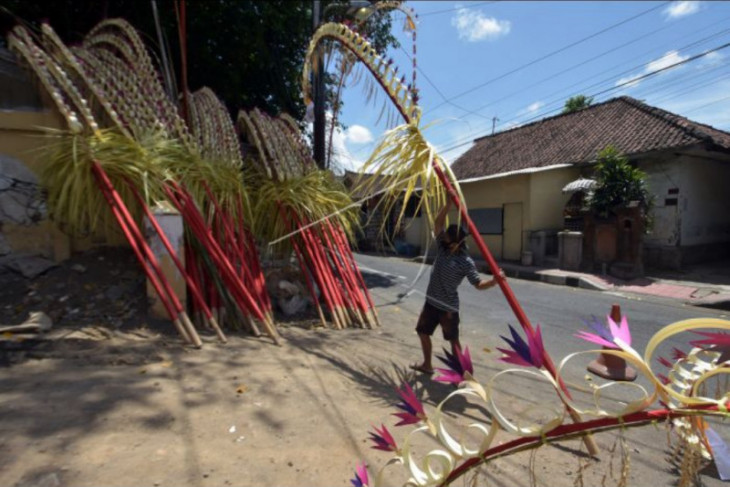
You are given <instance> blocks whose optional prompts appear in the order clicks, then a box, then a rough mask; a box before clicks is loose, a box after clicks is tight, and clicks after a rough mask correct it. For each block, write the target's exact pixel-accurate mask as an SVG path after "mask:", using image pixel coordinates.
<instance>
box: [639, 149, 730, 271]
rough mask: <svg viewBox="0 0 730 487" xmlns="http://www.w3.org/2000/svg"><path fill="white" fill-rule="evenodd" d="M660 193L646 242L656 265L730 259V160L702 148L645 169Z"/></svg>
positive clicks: (654, 189) (649, 258)
mask: <svg viewBox="0 0 730 487" xmlns="http://www.w3.org/2000/svg"><path fill="white" fill-rule="evenodd" d="M641 168H642V169H643V170H644V171H645V172H646V173H647V184H648V186H649V189H650V191H651V192H652V193H653V194H654V195H655V201H654V203H655V206H654V211H653V216H654V224H653V227H652V229H651V232H650V233H649V234H648V235H646V237H645V239H644V244H645V249H644V250H645V252H644V253H645V260H646V263H647V265H649V266H651V267H663V268H670V269H680V268H681V267H682V265H683V264H690V263H693V262H702V261H708V260H714V259H717V258H723V257H728V256H730V192H728V191H727V181H730V158H728V156H726V155H722V154H717V153H710V152H707V151H704V150H699V149H698V150H696V153H695V154H694V155H693V154H682V155H676V156H674V157H672V156H667V157H666V158H665V159H664V160H661V161H658V160H654V161H648V162H645V163H643V164H642V165H641Z"/></svg>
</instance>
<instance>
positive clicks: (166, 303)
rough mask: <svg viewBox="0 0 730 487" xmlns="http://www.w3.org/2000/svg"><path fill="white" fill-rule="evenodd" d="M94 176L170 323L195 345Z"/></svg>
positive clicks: (138, 244)
mask: <svg viewBox="0 0 730 487" xmlns="http://www.w3.org/2000/svg"><path fill="white" fill-rule="evenodd" d="M93 174H94V176H95V177H96V178H97V182H98V183H99V189H100V190H101V192H102V194H103V195H104V198H105V199H106V201H107V203H108V204H109V207H110V208H111V210H112V214H113V215H114V218H115V219H116V220H117V223H118V224H119V227H120V228H121V229H122V232H123V233H124V236H125V237H126V238H127V241H128V242H129V245H130V247H131V248H132V251H133V252H134V254H135V256H136V257H137V260H138V261H139V263H140V265H141V266H142V270H143V271H144V273H145V275H146V276H147V278H148V279H149V280H150V283H151V284H152V287H153V288H154V289H155V292H156V293H157V296H158V297H159V299H160V302H161V303H162V306H163V307H164V308H165V310H166V311H167V314H168V315H169V317H170V321H172V323H173V325H174V326H175V328H176V329H177V331H178V333H179V334H180V336H181V337H182V338H183V339H184V340H185V341H186V342H188V343H193V340H192V338H191V337H190V335H189V334H188V332H187V331H186V329H185V328H184V327H183V324H182V322H181V321H180V319H179V317H178V314H177V313H176V311H175V309H174V306H173V305H172V303H171V302H170V297H169V296H168V295H167V293H166V292H165V290H164V288H163V286H162V285H161V283H160V282H159V279H158V277H157V275H156V272H155V271H154V270H153V269H152V268H151V267H152V266H151V263H150V262H148V261H147V260H146V259H145V258H144V255H143V253H142V250H141V249H140V248H139V246H140V243H139V242H137V240H136V239H135V238H134V236H133V234H132V231H131V229H130V228H129V227H128V222H127V221H126V220H125V218H124V216H123V215H122V212H121V211H120V209H119V208H118V206H117V204H116V202H115V201H114V198H113V197H112V195H111V193H110V192H109V191H108V189H107V187H106V185H104V184H103V182H102V181H101V179H100V178H99V176H98V175H97V173H96V171H94V172H93Z"/></svg>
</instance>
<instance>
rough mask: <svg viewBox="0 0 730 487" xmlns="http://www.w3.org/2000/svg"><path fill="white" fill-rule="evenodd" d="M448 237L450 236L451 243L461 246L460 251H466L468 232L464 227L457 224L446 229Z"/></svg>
mask: <svg viewBox="0 0 730 487" xmlns="http://www.w3.org/2000/svg"><path fill="white" fill-rule="evenodd" d="M446 235H448V236H449V241H450V242H455V243H458V244H459V250H464V249H466V230H464V227H462V226H461V225H457V224H456V223H454V224H452V225H449V228H447V229H446Z"/></svg>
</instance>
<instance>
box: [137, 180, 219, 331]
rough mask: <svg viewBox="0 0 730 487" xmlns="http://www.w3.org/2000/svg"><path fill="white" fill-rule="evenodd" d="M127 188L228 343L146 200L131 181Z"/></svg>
mask: <svg viewBox="0 0 730 487" xmlns="http://www.w3.org/2000/svg"><path fill="white" fill-rule="evenodd" d="M127 186H128V187H129V189H130V190H131V191H132V194H133V195H134V196H135V198H136V199H137V201H138V202H139V204H140V206H142V210H143V211H144V213H145V215H146V216H147V219H148V220H149V221H150V223H151V224H152V227H153V228H154V229H155V232H157V235H159V237H160V240H161V241H162V244H163V245H164V246H165V249H166V250H167V253H168V254H169V255H170V258H171V259H172V261H173V263H174V264H175V266H176V267H177V269H178V271H179V272H180V274H181V275H182V276H183V278H184V279H185V282H186V283H187V285H188V287H189V288H190V292H191V294H192V295H193V299H194V300H195V302H196V304H197V305H198V306H199V307H200V308H201V309H202V311H203V313H204V314H205V317H206V318H207V320H208V323H209V324H210V326H212V327H213V329H214V330H215V333H216V335H218V338H219V339H220V341H221V342H223V343H226V342H227V341H228V339H227V338H226V336H225V334H224V333H223V331H222V330H221V328H220V327H219V326H218V322H217V320H216V319H215V317H214V316H213V313H212V312H211V311H210V308H209V307H208V305H207V304H206V303H205V299H204V298H203V295H202V294H201V293H200V289H199V288H198V286H197V285H196V284H195V282H194V281H193V280H192V279H191V277H190V275H189V274H188V273H187V272H186V270H185V266H184V265H183V264H182V262H180V259H179V258H178V256H177V253H176V252H175V249H173V248H172V245H171V244H170V241H169V240H168V238H167V235H165V232H164V230H163V229H162V228H161V227H160V224H159V223H158V222H157V219H156V218H155V216H154V215H153V214H152V212H151V211H150V209H149V207H147V205H146V204H145V202H144V200H143V199H142V196H141V195H140V194H139V192H138V191H137V188H135V187H134V185H132V184H131V183H130V182H129V181H127Z"/></svg>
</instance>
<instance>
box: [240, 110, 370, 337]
mask: <svg viewBox="0 0 730 487" xmlns="http://www.w3.org/2000/svg"><path fill="white" fill-rule="evenodd" d="M238 121H239V127H240V129H241V131H242V133H243V135H244V137H245V138H246V139H247V140H248V142H249V144H250V145H251V146H252V147H254V148H255V157H253V158H252V162H253V163H254V164H255V165H256V167H257V168H258V173H259V175H260V178H259V181H258V183H257V186H258V191H257V194H256V197H255V200H256V203H255V205H254V206H253V211H254V214H255V215H257V216H258V219H257V223H256V230H257V234H258V235H260V236H261V237H262V238H263V239H265V240H268V241H270V242H273V243H278V244H279V246H280V247H283V248H284V249H287V250H288V249H292V250H294V251H295V253H296V255H297V259H298V261H299V264H300V268H301V271H302V274H303V277H304V279H305V281H306V284H307V287H308V289H309V292H310V295H311V298H312V301H313V303H314V304H315V307H316V308H317V311H318V313H319V316H320V319H321V320H322V323H323V325H325V326H327V321H326V320H325V316H324V310H323V308H322V306H321V305H320V299H319V296H318V293H317V290H319V292H320V293H321V296H322V301H323V303H324V308H325V309H326V311H327V312H328V313H329V316H330V320H331V321H332V323H333V325H334V326H335V327H336V328H344V327H347V326H361V327H373V326H376V325H377V315H376V313H375V307H374V306H373V302H372V299H371V298H370V294H369V292H368V290H367V287H366V286H365V283H364V280H363V278H362V275H361V274H360V271H359V269H358V267H357V264H356V263H355V261H354V258H353V255H352V252H351V251H350V247H349V240H350V239H351V237H352V233H353V231H354V229H355V228H356V226H357V224H358V222H357V220H356V218H357V216H358V213H357V209H356V206H357V205H354V204H353V203H352V200H351V199H350V197H349V196H348V194H347V193H346V191H345V188H344V186H343V185H342V184H340V183H339V182H337V181H336V180H335V179H334V177H333V175H332V173H330V172H329V171H322V170H319V169H318V168H317V167H316V165H315V163H314V160H313V159H312V157H311V155H310V153H309V150H308V147H307V145H306V142H305V140H304V138H303V136H302V134H301V132H300V130H299V128H298V127H297V125H296V123H295V122H294V121H293V120H292V119H291V117H288V116H286V115H284V116H279V117H277V118H274V117H271V116H269V115H267V114H265V113H263V112H261V111H260V110H258V109H254V110H251V111H249V112H245V111H241V112H239V115H238Z"/></svg>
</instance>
